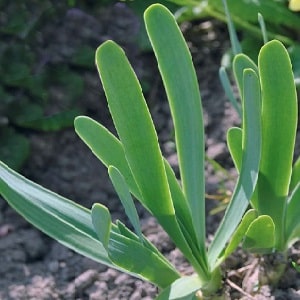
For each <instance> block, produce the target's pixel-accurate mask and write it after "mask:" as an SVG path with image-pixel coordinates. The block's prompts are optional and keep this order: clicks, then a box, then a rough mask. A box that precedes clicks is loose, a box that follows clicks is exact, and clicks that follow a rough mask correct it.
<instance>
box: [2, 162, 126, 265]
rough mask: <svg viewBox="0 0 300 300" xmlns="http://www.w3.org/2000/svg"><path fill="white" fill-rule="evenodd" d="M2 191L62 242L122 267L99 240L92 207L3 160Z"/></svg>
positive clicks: (49, 233) (36, 222) (39, 227)
mask: <svg viewBox="0 0 300 300" xmlns="http://www.w3.org/2000/svg"><path fill="white" fill-rule="evenodd" d="M0 194H1V196H2V197H3V198H4V199H5V200H6V201H7V202H8V203H9V204H10V205H11V206H12V207H13V208H14V209H15V210H16V211H17V212H18V213H19V214H20V215H22V216H23V217H24V218H25V219H26V220H27V221H29V222H30V223H31V224H33V225H34V226H36V227H37V228H38V229H40V230H41V231H43V232H44V233H46V234H47V235H49V236H50V237H52V238H54V239H56V240H57V241H58V242H60V243H61V244H63V245H65V246H67V247H68V248H70V249H73V250H74V251H76V252H78V253H80V254H82V255H85V256H87V257H89V258H91V259H93V260H95V261H97V262H100V263H103V264H105V265H108V266H110V267H113V268H117V269H119V270H120V268H119V267H116V266H115V265H114V264H113V263H112V261H111V260H110V259H109V257H108V255H107V252H106V250H105V248H104V247H103V245H102V243H101V242H100V241H99V240H98V238H97V236H96V234H95V232H94V228H93V225H92V220H91V216H90V211H89V210H88V209H86V208H84V207H82V206H80V205H78V204H76V203H74V202H72V201H70V200H68V199H66V198H63V197H61V196H59V195H57V194H55V193H53V192H50V191H49V190H47V189H45V188H43V187H41V186H39V185H37V184H35V183H33V182H31V181H30V180H28V179H26V178H24V177H23V176H21V175H19V174H17V173H16V172H14V171H12V170H11V169H9V168H8V167H7V166H6V165H4V164H3V163H2V162H0Z"/></svg>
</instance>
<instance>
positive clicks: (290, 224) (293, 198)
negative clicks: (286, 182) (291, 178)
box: [285, 181, 300, 246]
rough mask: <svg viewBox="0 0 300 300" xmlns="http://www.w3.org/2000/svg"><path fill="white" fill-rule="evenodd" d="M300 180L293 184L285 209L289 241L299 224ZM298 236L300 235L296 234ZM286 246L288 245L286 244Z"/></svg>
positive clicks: (293, 236)
mask: <svg viewBox="0 0 300 300" xmlns="http://www.w3.org/2000/svg"><path fill="white" fill-rule="evenodd" d="M299 216H300V181H298V184H297V185H296V186H295V188H294V190H293V191H292V193H291V195H290V197H289V198H288V200H287V211H286V225H285V228H286V239H287V240H288V242H290V241H291V240H292V239H294V238H295V232H296V231H297V228H298V227H299V226H300V218H299ZM297 238H298V239H299V238H300V235H298V236H297ZM287 246H288V245H287Z"/></svg>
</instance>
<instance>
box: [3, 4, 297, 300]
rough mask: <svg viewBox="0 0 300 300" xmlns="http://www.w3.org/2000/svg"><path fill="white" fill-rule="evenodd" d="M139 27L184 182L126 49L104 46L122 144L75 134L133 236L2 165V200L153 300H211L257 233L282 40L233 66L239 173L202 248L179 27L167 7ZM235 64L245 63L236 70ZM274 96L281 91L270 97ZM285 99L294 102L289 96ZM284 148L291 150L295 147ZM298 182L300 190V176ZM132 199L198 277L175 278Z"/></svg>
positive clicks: (191, 112)
mask: <svg viewBox="0 0 300 300" xmlns="http://www.w3.org/2000/svg"><path fill="white" fill-rule="evenodd" d="M145 24H146V29H147V32H148V35H149V38H150V41H151V44H152V47H153V50H154V53H155V55H156V58H157V62H158V66H159V70H160V73H161V76H162V79H163V82H164V86H165V90H166V93H167V97H168V101H169V104H170V108H171V113H172V118H173V122H174V127H175V140H176V147H177V153H178V158H179V166H180V179H181V184H179V183H178V181H177V179H176V177H175V174H174V172H173V171H172V169H171V167H170V165H169V164H168V162H167V161H166V160H165V159H164V158H163V157H162V154H161V151H160V148H159V144H158V139H157V135H156V132H155V128H154V125H153V122H152V119H151V116H150V114H149V111H148V108H147V106H146V102H145V99H144V97H143V94H142V91H141V87H140V85H139V82H138V80H137V78H136V76H135V74H134V71H133V70H132V68H131V66H130V64H129V62H128V60H127V58H126V56H125V54H124V52H123V51H122V49H121V48H120V47H119V46H118V45H116V44H115V43H114V42H112V41H107V42H105V43H104V44H102V45H101V46H100V47H99V48H98V50H97V53H96V64H97V67H98V71H99V74H100V78H101V81H102V84H103V88H104V90H105V94H106V97H107V101H108V106H109V109H110V112H111V115H112V117H113V121H114V124H115V127H116V129H117V133H118V138H117V137H116V136H114V135H113V134H112V133H110V132H109V131H108V130H107V129H106V128H105V127H103V126H102V125H101V124H99V123H97V122H95V121H94V120H92V119H90V118H88V117H77V118H76V119H75V130H76V132H77V133H78V134H79V136H80V137H81V138H82V139H83V141H84V142H85V143H86V144H87V145H88V146H89V147H90V149H91V150H92V151H93V152H94V154H95V155H96V156H97V157H98V158H99V159H100V160H101V161H102V162H103V163H104V165H106V166H107V168H108V173H109V176H110V178H111V181H112V183H113V185H114V187H115V189H116V192H117V194H118V196H119V198H120V200H121V202H122V204H123V206H124V208H125V212H126V214H127V215H128V217H129V220H130V221H131V223H132V226H133V228H134V232H133V231H131V230H129V229H128V228H127V227H125V225H124V224H123V223H122V222H120V221H116V224H114V223H112V221H111V216H110V213H109V211H108V209H107V208H106V207H105V206H103V205H101V204H99V203H95V204H94V205H93V207H92V209H91V210H89V209H86V208H84V207H82V206H80V205H78V204H76V203H74V202H72V201H70V200H67V199H65V198H62V197H61V196H59V195H57V194H54V193H52V192H50V191H48V190H46V189H44V188H42V187H40V186H38V185H37V184H34V183H32V182H30V181H29V180H28V179H25V178H24V177H22V176H21V175H19V174H17V173H16V172H14V171H12V170H11V169H9V168H8V167H7V166H5V165H4V164H3V163H1V165H0V192H1V195H2V196H3V197H4V198H5V199H6V200H7V201H8V203H9V204H10V205H11V206H12V207H14V208H15V209H16V210H17V211H18V212H19V213H20V214H21V215H23V216H24V217H25V218H26V219H27V220H29V221H30V222H31V223H32V224H34V225H35V226H36V227H38V228H39V229H41V230H42V231H44V232H45V233H47V234H48V235H50V236H51V237H53V238H55V239H56V240H58V241H59V242H61V243H62V244H64V245H66V246H67V247H70V248H71V249H74V250H75V251H77V252H79V253H81V254H83V255H86V256H87V257H90V258H92V259H94V260H96V261H98V262H101V263H104V264H106V265H108V266H110V267H112V268H116V269H118V270H122V271H124V272H128V273H130V274H132V275H133V276H136V277H139V278H142V279H145V280H148V281H150V282H152V283H154V284H156V285H157V286H158V287H160V288H161V289H162V291H161V293H160V295H159V296H158V299H196V298H200V299H201V298H202V297H204V296H211V297H217V295H216V293H217V291H218V290H219V288H220V287H221V272H220V264H221V263H222V262H223V261H224V260H225V258H226V257H228V255H230V254H231V253H232V251H234V250H235V248H236V247H237V246H238V244H239V243H240V241H241V240H242V238H243V233H244V232H245V230H247V233H248V232H253V229H251V228H250V227H249V224H250V223H251V222H252V221H253V222H252V223H251V224H255V220H260V219H261V217H264V216H259V217H256V212H254V211H253V210H251V211H250V212H248V213H247V214H246V215H245V217H244V218H243V219H242V217H243V214H244V212H245V210H246V209H247V206H248V204H249V201H250V199H251V198H252V199H253V193H254V192H255V186H256V182H257V179H258V178H259V168H261V166H262V163H260V157H261V143H262V134H265V133H264V130H263V129H262V125H263V126H264V124H261V106H262V104H261V94H260V86H262V87H263V91H264V89H265V86H267V90H271V89H272V88H273V86H272V85H270V84H273V82H272V83H271V82H269V81H268V80H266V79H267V78H269V76H271V77H273V75H272V74H273V67H275V68H276V66H277V64H276V61H275V62H274V63H273V64H271V66H272V68H268V67H265V64H267V63H269V61H270V59H272V57H273V51H274V47H275V50H276V51H275V55H276V57H277V56H278V59H279V62H282V61H284V62H285V64H284V67H283V69H282V72H283V73H284V74H286V73H287V74H288V75H287V77H288V78H289V76H290V73H291V68H290V66H287V63H286V62H287V60H288V56H287V55H286V52H285V50H284V47H283V46H282V45H281V44H280V43H279V42H277V41H272V42H270V43H268V44H266V45H265V46H264V47H263V49H262V50H261V56H260V57H261V58H260V59H261V62H262V63H261V64H260V65H259V67H258V69H257V68H256V67H253V64H252V63H251V64H249V59H248V58H246V57H244V56H242V57H243V59H244V61H246V62H247V64H246V65H245V64H242V67H243V68H238V67H236V70H237V78H238V82H239V87H240V90H241V94H242V103H243V110H242V111H243V123H242V129H237V128H233V129H231V131H230V132H229V135H228V137H229V145H230V149H231V152H232V153H233V157H234V158H235V162H236V164H237V166H238V169H239V172H240V175H239V178H238V181H237V183H236V187H235V190H234V192H233V196H232V199H231V201H230V203H229V205H228V207H227V209H226V212H225V215H224V218H223V220H222V222H221V224H220V226H219V228H218V230H217V232H216V234H215V237H214V239H213V241H212V243H211V244H210V245H209V247H208V249H207V247H206V243H205V241H206V239H205V235H206V229H205V188H204V182H205V178H204V176H205V175H204V128H203V120H202V107H201V97H200V93H199V89H198V84H197V78H196V74H195V70H194V68H193V64H192V60H191V56H190V54H189V51H188V48H187V45H186V43H185V41H184V39H183V37H182V34H181V32H180V30H179V28H178V26H177V24H176V21H175V19H174V18H173V16H172V15H171V14H170V12H169V11H168V10H167V9H166V8H165V7H163V6H161V5H158V4H157V5H153V6H151V7H150V8H148V9H147V11H146V12H145ZM278 49H280V50H278ZM278 51H279V52H278ZM277 52H278V53H277ZM237 61H241V58H237ZM174 62H176V63H174ZM236 66H241V65H240V64H237V63H236ZM291 82H292V84H293V80H292V81H291V80H289V83H288V87H289V88H290V87H291V86H290V85H291ZM286 87H287V86H285V85H284V86H283V88H286ZM293 88H294V86H293ZM278 89H280V85H279V83H278V88H276V91H277V90H278ZM286 96H287V97H292V96H293V95H292V92H288V94H287V95H286ZM262 98H263V99H264V96H263V97H262ZM268 99H271V96H269V98H268ZM293 100H294V99H291V101H293ZM269 114H272V112H269ZM274 118H275V117H274ZM263 121H264V118H263ZM276 134H277V133H276V132H275V135H276ZM275 138H276V137H274V139H275ZM270 140H273V137H272V138H270ZM288 146H289V147H292V144H290V145H288ZM263 149H264V148H263ZM287 151H288V150H287ZM285 153H286V152H285ZM265 159H268V158H265ZM298 165H299V164H298ZM280 167H281V165H280ZM294 174H296V175H295V176H296V178H295V176H294V178H295V179H294V180H295V181H296V183H297V182H298V181H299V180H298V179H299V178H298V177H297V176H299V168H297V171H295V172H294ZM297 174H298V175H297ZM131 194H132V195H133V196H134V197H135V198H136V199H138V200H139V201H140V202H141V203H142V204H143V205H144V206H145V207H146V208H147V209H148V210H149V212H150V213H151V214H153V215H154V216H155V217H156V218H157V220H158V222H159V223H160V224H161V226H162V227H163V228H164V230H165V231H166V232H167V233H168V234H169V236H170V238H171V239H172V240H173V242H174V243H175V244H176V246H177V247H178V248H179V249H180V250H181V251H182V253H183V254H184V256H185V257H186V259H187V260H188V261H189V262H190V263H191V265H192V266H193V268H194V270H195V275H193V276H188V277H185V276H183V277H181V275H180V274H179V273H178V272H177V271H176V269H175V268H174V266H172V265H171V264H170V263H169V262H168V261H167V260H166V259H165V258H164V257H163V255H162V254H161V253H160V252H159V251H158V250H157V249H156V248H155V246H154V245H153V244H151V243H150V242H149V241H148V240H147V238H146V237H145V236H143V234H142V232H141V229H140V225H139V220H138V216H137V213H136V209H135V206H134V201H133V199H132V197H131ZM298 202H299V201H298ZM291 203H295V201H294V200H293V201H291ZM264 218H265V217H264ZM241 219H242V222H240V221H241ZM253 219H255V220H253ZM256 222H257V223H258V222H259V221H256ZM294 225H295V224H294V223H293V224H291V225H290V226H294ZM296 225H297V224H296ZM248 227H249V228H248ZM252 227H255V226H253V225H252ZM296 227H297V226H295V228H296ZM266 234H267V235H268V234H269V232H266ZM297 234H298V233H297ZM297 234H296V235H297ZM296 235H295V236H296ZM246 237H247V239H246V240H245V241H244V244H247V241H252V240H251V235H246ZM228 241H229V243H228ZM258 242H259V241H258ZM258 242H257V243H258ZM227 243H228V244H227ZM256 248H257V247H256ZM196 292H197V295H196V294H195V293H196Z"/></svg>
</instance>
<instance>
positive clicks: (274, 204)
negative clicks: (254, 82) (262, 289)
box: [257, 40, 298, 249]
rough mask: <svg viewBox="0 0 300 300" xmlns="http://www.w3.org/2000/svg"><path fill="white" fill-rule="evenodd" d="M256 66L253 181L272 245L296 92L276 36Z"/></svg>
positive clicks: (280, 216) (285, 186)
mask: <svg viewBox="0 0 300 300" xmlns="http://www.w3.org/2000/svg"><path fill="white" fill-rule="evenodd" d="M258 68H259V73H260V81H261V89H262V124H263V127H262V140H263V142H262V154H261V164H260V173H259V179H258V182H257V192H258V201H257V205H258V207H257V208H258V211H259V213H260V214H266V215H269V216H270V217H271V218H272V219H273V221H274V223H275V227H276V247H277V248H278V249H280V248H281V247H283V245H284V243H285V242H284V240H285V237H284V224H285V218H284V216H285V215H284V213H283V212H284V211H285V206H286V197H287V195H288V192H289V183H290V179H291V173H292V162H293V153H294V147H295V136H296V129H297V116H298V112H297V95H296V88H295V84H294V77H293V72H292V66H291V62H290V59H289V55H288V53H287V51H286V49H285V48H284V46H283V45H282V44H281V43H280V42H279V41H276V40H273V41H271V42H268V43H267V44H265V45H264V46H263V47H262V49H261V51H260V54H259V58H258ZM274 162H276V163H274Z"/></svg>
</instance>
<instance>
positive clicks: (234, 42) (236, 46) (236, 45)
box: [222, 0, 242, 55]
mask: <svg viewBox="0 0 300 300" xmlns="http://www.w3.org/2000/svg"><path fill="white" fill-rule="evenodd" d="M227 1H228V0H222V4H223V5H222V6H223V7H224V12H225V15H226V18H227V26H228V32H229V37H230V42H231V48H232V51H233V54H234V55H237V54H239V53H241V52H242V48H241V45H240V42H239V39H238V37H237V33H236V30H235V27H234V24H233V22H232V19H231V16H230V13H229V9H228V5H227Z"/></svg>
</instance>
